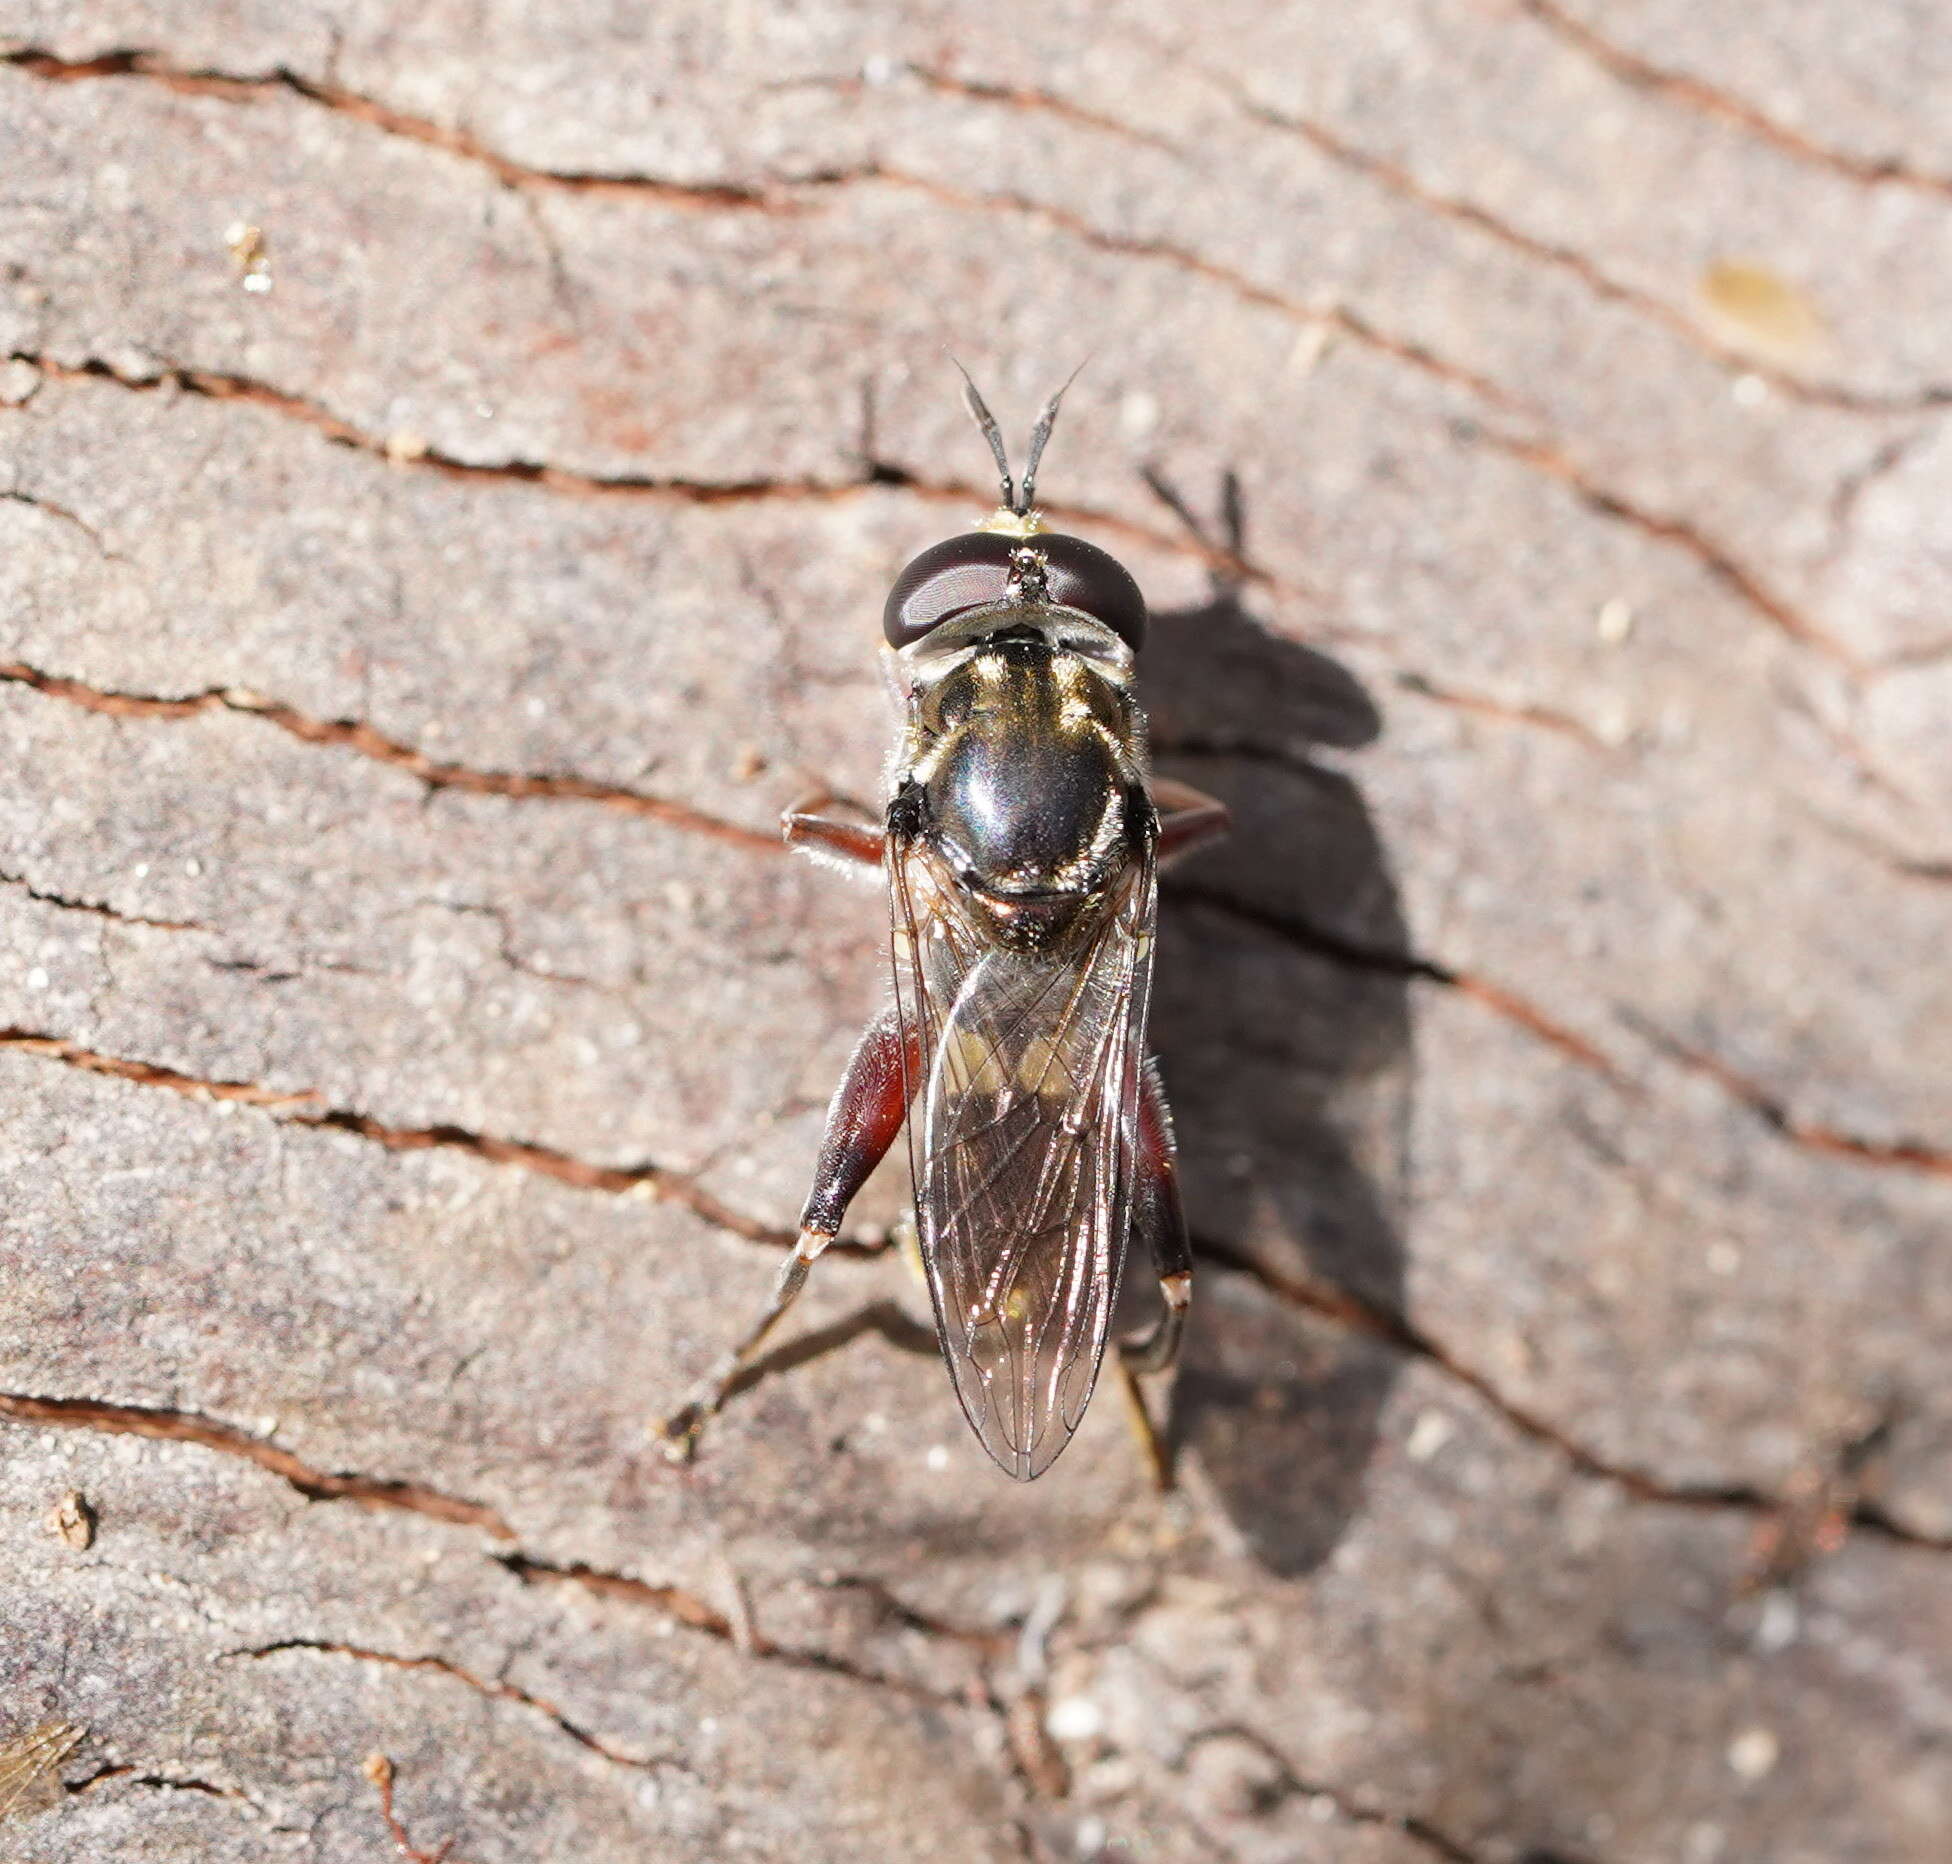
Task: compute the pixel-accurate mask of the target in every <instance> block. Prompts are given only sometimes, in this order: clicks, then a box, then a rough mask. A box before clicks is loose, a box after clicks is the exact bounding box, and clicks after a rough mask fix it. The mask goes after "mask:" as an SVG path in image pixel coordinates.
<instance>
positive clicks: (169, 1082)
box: [0, 1028, 870, 1252]
mask: <svg viewBox="0 0 1952 1864" xmlns="http://www.w3.org/2000/svg"><path fill="white" fill-rule="evenodd" d="M7 1051H12V1052H14V1053H16V1054H22V1055H35V1056H39V1057H41V1058H42V1059H44V1060H47V1061H53V1062H59V1063H60V1064H62V1065H63V1066H65V1067H69V1068H79V1069H81V1070H82V1071H83V1072H85V1073H88V1074H100V1075H107V1076H109V1077H111V1078H112V1079H115V1080H119V1081H129V1082H133V1083H135V1084H136V1085H137V1086H140V1087H160V1088H166V1089H168V1090H169V1091H170V1092H172V1093H177V1094H184V1095H187V1096H189V1097H190V1098H192V1099H197V1100H228V1101H236V1102H239V1103H241V1104H243V1105H245V1106H252V1107H260V1108H263V1109H265V1110H266V1111H267V1112H270V1113H272V1114H273V1115H274V1117H276V1118H277V1119H278V1120H279V1121H280V1122H281V1123H283V1124H285V1125H290V1126H305V1127H316V1128H320V1129H323V1130H326V1131H331V1132H341V1133H351V1134H353V1135H354V1136H355V1137H357V1138H360V1139H366V1140H370V1141H371V1142H372V1143H373V1144H375V1145H378V1146H383V1147H385V1148H386V1149H387V1150H388V1151H390V1152H425V1151H452V1152H467V1153H472V1154H473V1155H474V1156H475V1157H477V1158H480V1159H485V1160H487V1161H488V1162H489V1163H490V1164H494V1165H513V1166H516V1167H518V1168H519V1169H521V1170H523V1171H528V1172H533V1173H535V1174H536V1175H537V1176H538V1177H542V1178H550V1179H553V1180H555V1182H556V1183H558V1184H567V1185H574V1186H575V1187H576V1188H577V1189H579V1190H584V1191H601V1192H604V1193H606V1194H608V1195H609V1196H612V1197H643V1198H650V1199H652V1200H654V1201H656V1202H659V1203H670V1204H676V1205H678V1206H679V1207H680V1208H682V1209H685V1210H688V1211H690V1212H691V1213H692V1215H693V1216H695V1217H697V1218H698V1219H700V1221H702V1222H704V1223H707V1224H710V1225H711V1226H712V1227H713V1228H714V1229H719V1230H724V1231H726V1232H728V1233H729V1234H731V1235H733V1236H739V1237H743V1238H744V1239H745V1240H746V1241H747V1242H750V1243H764V1244H766V1245H768V1246H769V1247H772V1248H777V1249H789V1248H791V1247H792V1245H793V1240H794V1232H793V1231H791V1230H788V1229H784V1228H780V1227H777V1226H775V1225H772V1224H767V1223H762V1222H760V1221H759V1219H758V1218H756V1217H750V1216H747V1215H746V1214H745V1213H744V1212H742V1211H737V1210H734V1209H733V1208H732V1207H731V1206H730V1205H728V1204H725V1203H722V1202H721V1201H720V1200H719V1199H718V1198H716V1197H714V1196H713V1195H712V1194H711V1193H710V1192H709V1191H707V1190H705V1189H703V1188H702V1187H701V1186H700V1185H699V1184H698V1183H697V1182H696V1180H694V1179H693V1178H692V1177H690V1176H689V1175H688V1174H687V1173H684V1172H681V1171H674V1170H672V1169H671V1168H670V1167H668V1166H664V1165H655V1164H650V1163H648V1162H646V1163H640V1164H636V1165H599V1164H597V1163H595V1162H594V1161H592V1160H590V1159H584V1158H579V1157H577V1156H576V1155H575V1154H573V1153H569V1152H564V1151H561V1150H559V1149H558V1148H557V1147H555V1146H545V1145H539V1144H537V1143H535V1142H534V1141H532V1140H526V1139H504V1138H501V1137H499V1136H497V1135H495V1134H492V1133H478V1132H473V1131H471V1130H470V1129H468V1128H467V1127H464V1126H456V1125H452V1124H448V1123H442V1124H439V1125H435V1126H392V1125H388V1124H387V1123H386V1122H384V1121H382V1120H376V1119H374V1118H373V1117H372V1116H371V1115H370V1114H365V1113H359V1112H356V1111H354V1110H352V1109H351V1108H346V1107H327V1106H321V1105H319V1104H318V1103H319V1099H320V1096H319V1095H318V1094H316V1093H314V1092H312V1091H311V1090H309V1089H306V1090H301V1091H298V1092H295V1093H292V1092H281V1091H279V1090H278V1089H275V1088H268V1087H264V1086H261V1085H259V1084H258V1083H256V1082H252V1081H225V1080H217V1079H212V1078H210V1077H207V1076H202V1075H193V1074H184V1073H182V1072H181V1071H180V1070H178V1069H175V1068H165V1067H160V1066H158V1065H157V1064H156V1063H154V1062H145V1061H132V1060H130V1059H128V1058H127V1057H125V1056H119V1055H108V1054H104V1053H102V1052H101V1051H100V1050H98V1049H90V1048H86V1047H84V1046H83V1045H82V1044H80V1043H78V1042H70V1041H68V1040H66V1039H65V1038H63V1037H59V1036H50V1035H47V1034H44V1033H42V1032H40V1031H37V1030H31V1029H20V1028H0V1053H4V1052H7ZM833 1246H834V1247H835V1248H840V1249H850V1250H853V1251H856V1252H859V1251H863V1250H869V1249H870V1245H868V1244H865V1243H837V1244H835V1245H833Z"/></svg>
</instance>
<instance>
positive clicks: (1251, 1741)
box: [1181, 1722, 1565, 1864]
mask: <svg viewBox="0 0 1952 1864" xmlns="http://www.w3.org/2000/svg"><path fill="white" fill-rule="evenodd" d="M1211 1741H1239V1742H1241V1743H1243V1744H1244V1745H1245V1746H1247V1747H1250V1748H1252V1749H1253V1750H1254V1752H1255V1753H1257V1754H1259V1755H1260V1756H1261V1757H1262V1759H1264V1760H1266V1761H1268V1762H1269V1763H1270V1764H1271V1765H1272V1766H1273V1767H1274V1769H1275V1774H1276V1778H1275V1782H1274V1783H1275V1784H1276V1785H1277V1786H1278V1787H1279V1789H1280V1797H1282V1798H1283V1799H1308V1800H1319V1801H1325V1802H1326V1803H1327V1805H1328V1806H1330V1807H1331V1808H1332V1809H1333V1810H1334V1813H1335V1815H1336V1817H1338V1818H1340V1819H1344V1820H1346V1821H1347V1822H1348V1823H1349V1824H1351V1825H1374V1826H1380V1827H1382V1828H1383V1829H1384V1830H1385V1831H1392V1832H1401V1833H1402V1834H1403V1836H1404V1837H1405V1838H1408V1839H1410V1840H1411V1841H1412V1842H1413V1843H1415V1844H1417V1845H1419V1846H1420V1847H1421V1848H1422V1849H1423V1850H1425V1851H1427V1852H1429V1853H1430V1854H1431V1855H1432V1856H1433V1857H1437V1858H1441V1859H1443V1860H1444V1864H1485V1861H1484V1859H1483V1858H1482V1857H1481V1855H1480V1854H1479V1853H1477V1852H1475V1851H1471V1850H1468V1849H1467V1848H1466V1847H1465V1846H1464V1845H1462V1844H1460V1843H1459V1842H1458V1841H1457V1840H1456V1839H1455V1838H1452V1837H1451V1836H1450V1835H1449V1834H1448V1833H1447V1832H1444V1831H1442V1830H1441V1829H1440V1828H1438V1827H1437V1826H1435V1825H1433V1824H1431V1822H1430V1821H1429V1820H1428V1819H1425V1818H1422V1817H1420V1816H1419V1815H1418V1814H1416V1813H1414V1812H1386V1811H1384V1810H1383V1809H1382V1808H1381V1807H1379V1806H1372V1805H1370V1804H1369V1803H1368V1802H1367V1801H1366V1800H1362V1799H1358V1798H1356V1797H1355V1796H1354V1795H1352V1794H1351V1793H1349V1792H1348V1791H1347V1790H1346V1789H1344V1788H1341V1787H1335V1786H1329V1785H1327V1784H1325V1783H1324V1782H1322V1781H1319V1780H1307V1779H1304V1778H1303V1777H1302V1776H1301V1775H1300V1774H1298V1773H1297V1772H1296V1771H1295V1769H1294V1768H1293V1767H1292V1766H1290V1765H1289V1763H1288V1760H1287V1757H1286V1756H1285V1755H1283V1754H1282V1753H1281V1751H1280V1750H1279V1749H1278V1748H1276V1747H1275V1746H1274V1744H1273V1743H1272V1742H1271V1741H1269V1740H1268V1738H1267V1737H1266V1736H1265V1735H1263V1734H1261V1733H1260V1732H1259V1731H1258V1730H1257V1729H1253V1728H1249V1727H1247V1726H1245V1725H1244V1724H1242V1723H1239V1722H1228V1723H1223V1724H1220V1725H1218V1726H1214V1727H1208V1728H1202V1729H1201V1730H1200V1731H1199V1733H1198V1734H1196V1735H1193V1736H1192V1737H1191V1738H1190V1739H1189V1740H1188V1741H1187V1743H1186V1746H1185V1748H1184V1749H1183V1750H1182V1753H1181V1765H1182V1767H1183V1766H1184V1762H1185V1759H1186V1757H1187V1756H1188V1755H1190V1754H1191V1753H1192V1752H1193V1751H1194V1750H1195V1749H1196V1748H1199V1747H1202V1746H1204V1745H1205V1744H1206V1743H1208V1742H1211ZM1562 1864H1565V1861H1562Z"/></svg>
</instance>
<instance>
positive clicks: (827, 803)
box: [779, 789, 883, 867]
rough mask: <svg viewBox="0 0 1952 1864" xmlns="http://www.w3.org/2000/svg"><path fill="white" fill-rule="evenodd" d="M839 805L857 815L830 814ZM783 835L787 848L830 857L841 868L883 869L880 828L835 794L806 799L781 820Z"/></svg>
mask: <svg viewBox="0 0 1952 1864" xmlns="http://www.w3.org/2000/svg"><path fill="white" fill-rule="evenodd" d="M836 803H839V804H841V805H843V806H844V807H845V808H847V809H849V810H850V811H853V812H854V813H853V814H852V815H850V816H847V817H842V816H836V815H830V814H828V811H829V810H830V809H831V808H832V807H833V806H834V804H836ZM779 827H780V833H781V834H782V835H784V836H785V837H786V841H787V845H788V846H789V847H793V848H799V849H801V850H802V851H803V852H805V853H807V854H810V855H813V856H814V857H815V858H816V859H818V858H819V857H821V856H828V857H830V858H831V859H832V860H833V862H834V864H835V865H836V866H837V867H840V866H851V867H879V866H880V865H881V849H882V841H883V836H882V832H881V827H880V824H879V823H877V822H875V821H874V820H873V818H872V817H871V816H870V815H869V813H868V811H867V810H866V809H864V808H862V807H861V805H860V804H858V803H856V802H854V801H853V800H852V799H851V798H850V797H846V796H840V795H837V794H835V792H834V791H832V790H826V789H821V790H815V791H813V792H812V794H811V795H807V796H802V797H801V798H800V800H799V801H798V802H796V803H794V804H793V806H792V807H791V808H789V809H788V810H787V811H786V812H785V813H784V814H783V815H782V816H781V817H780V819H779Z"/></svg>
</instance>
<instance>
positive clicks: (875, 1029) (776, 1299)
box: [657, 1005, 917, 1462]
mask: <svg viewBox="0 0 1952 1864" xmlns="http://www.w3.org/2000/svg"><path fill="white" fill-rule="evenodd" d="M916 1059H917V1044H916V1040H915V1038H914V1037H913V1036H912V1035H909V1034H906V1033H904V1031H903V1029H902V1026H901V1019H900V1017H899V1016H898V1014H897V1013H896V1011H895V1009H894V1006H893V1005H890V1006H889V1007H888V1008H887V1009H885V1010H883V1011H882V1012H881V1014H880V1015H879V1016H877V1017H876V1018H875V1019H874V1021H873V1022H871V1023H870V1024H869V1025H868V1027H867V1031H866V1033H865V1034H864V1035H863V1036H862V1037H861V1040H860V1041H859V1043H857V1044H856V1045H855V1049H854V1053H853V1055H852V1057H851V1058H850V1059H849V1061H848V1064H847V1072H846V1073H845V1074H844V1075H843V1076H842V1077H841V1083H840V1086H839V1088H837V1089H836V1090H835V1093H834V1099H833V1104H832V1105H831V1106H830V1107H829V1108H828V1109H827V1130H826V1133H825V1135H824V1136H823V1138H822V1139H821V1142H820V1157H819V1160H818V1162H817V1163H816V1165H815V1167H814V1174H813V1190H812V1192H811V1193H810V1194H809V1195H808V1197H807V1201H806V1207H805V1209H804V1210H802V1211H801V1213H800V1234H799V1237H798V1239H797V1240H796V1241H795V1243H794V1245H793V1249H792V1252H791V1254H789V1255H788V1256H787V1258H786V1260H785V1262H784V1263H782V1264H781V1265H780V1272H779V1279H778V1280H777V1281H776V1282H775V1283H774V1284H773V1296H772V1299H771V1301H769V1302H768V1303H767V1306H766V1310H765V1312H764V1313H762V1314H761V1315H760V1316H759V1318H758V1320H757V1321H756V1322H755V1323H754V1324H753V1325H752V1326H751V1327H749V1328H747V1329H746V1331H745V1332H744V1333H743V1334H742V1335H741V1336H740V1337H739V1339H738V1341H737V1342H736V1343H735V1344H734V1345H733V1346H732V1347H731V1348H730V1349H729V1350H728V1351H727V1352H726V1353H725V1354H724V1355H723V1356H722V1357H721V1358H720V1359H719V1361H718V1363H717V1364H716V1365H715V1366H714V1367H713V1368H712V1370H711V1371H710V1373H708V1374H707V1375H706V1377H705V1378H704V1379H703V1380H702V1381H700V1383H699V1386H698V1389H697V1390H696V1391H695V1392H693V1394H692V1395H691V1397H690V1398H689V1399H687V1400H686V1401H685V1403H684V1404H682V1405H681V1406H679V1408H678V1409H677V1410H676V1411H674V1412H673V1413H672V1414H671V1416H670V1417H668V1418H666V1419H665V1420H664V1422H663V1423H662V1424H660V1425H659V1426H658V1427H657V1431H658V1435H659V1437H660V1438H661V1439H662V1440H663V1443H664V1446H665V1449H666V1451H667V1452H668V1453H669V1454H670V1455H671V1456H672V1457H674V1458H675V1459H676V1460H677V1461H680V1462H688V1461H689V1460H690V1459H691V1456H692V1454H693V1452H694V1451H695V1450H696V1448H697V1446H698V1437H699V1433H700V1432H701V1431H702V1430H703V1429H704V1428H705V1423H706V1420H707V1419H708V1418H711V1417H713V1416H715V1415H716V1414H717V1412H718V1411H719V1410H720V1409H721V1408H722V1407H723V1405H724V1403H725V1401H726V1399H727V1398H728V1397H729V1396H730V1395H731V1392H732V1389H733V1387H734V1386H735V1385H737V1384H738V1382H739V1378H740V1375H741V1374H742V1373H743V1372H744V1371H745V1369H746V1367H747V1366H748V1365H749V1364H750V1363H751V1360H752V1356H753V1355H754V1354H755V1353H756V1352H757V1351H758V1350H759V1348H760V1347H761V1346H762V1345H763V1344H764V1343H765V1340H766V1336H767V1335H768V1334H769V1333H771V1332H772V1330H773V1328H774V1327H775V1326H776V1325H777V1324H778V1322H779V1319H780V1316H781V1315H783V1314H784V1313H785V1312H786V1310H787V1309H788V1308H789V1307H791V1306H792V1305H793V1302H794V1299H795V1298H796V1297H797V1296H798V1294H799V1292H800V1290H801V1289H802V1288H803V1287H805V1286H806V1279H807V1271H808V1270H809V1269H811V1268H812V1266H813V1264H814V1260H815V1258H817V1257H818V1256H819V1254H820V1253H821V1251H822V1250H824V1249H825V1248H826V1247H827V1245H828V1244H829V1243H831V1242H832V1241H833V1240H834V1238H835V1237H836V1236H838V1235H839V1234H840V1226H841V1222H842V1219H843V1218H845V1217H846V1215H847V1207H848V1205H850V1204H851V1203H853V1201H854V1199H855V1197H856V1196H857V1195H858V1193H859V1192H860V1189H861V1187H862V1185H864V1184H866V1183H867V1181H868V1175H869V1173H871V1172H872V1171H873V1170H874V1168H875V1167H876V1166H877V1165H879V1164H880V1163H881V1161H882V1159H883V1157H884V1156H885V1155H886V1153H887V1150H888V1148H889V1147H890V1146H891V1145H893V1144H894V1140H895V1135H896V1134H897V1133H898V1132H900V1131H901V1123H902V1119H903V1116H904V1115H905V1114H906V1113H907V1111H908V1082H909V1079H910V1077H911V1075H912V1074H913V1073H914V1072H915V1069H916Z"/></svg>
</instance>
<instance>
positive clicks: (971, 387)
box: [949, 356, 1091, 518]
mask: <svg viewBox="0 0 1952 1864" xmlns="http://www.w3.org/2000/svg"><path fill="white" fill-rule="evenodd" d="M949 360H950V361H951V362H953V363H955V364H956V368H957V370H958V372H959V373H960V374H961V376H962V405H963V406H964V407H965V408H967V409H968V410H969V418H970V419H971V420H972V421H974V422H975V423H976V428H977V431H978V432H979V433H980V434H981V435H982V436H983V438H984V439H985V440H987V441H988V442H989V443H990V452H991V453H992V454H993V455H994V456H995V459H996V470H997V473H998V475H999V476H1000V478H1001V480H1002V484H1003V507H1004V509H1005V510H1006V511H1008V512H1010V513H1011V514H1012V516H1014V517H1018V518H1022V517H1027V516H1028V515H1029V513H1030V508H1031V506H1032V504H1033V503H1034V502H1035V499H1036V493H1037V466H1038V462H1039V461H1041V460H1042V459H1043V457H1044V448H1045V446H1046V445H1047V444H1048V442H1049V440H1050V437H1051V429H1052V428H1053V427H1054V426H1056V425H1057V410H1058V407H1059V405H1060V404H1061V403H1062V401H1063V400H1064V396H1065V393H1066V391H1067V390H1068V389H1069V388H1070V386H1071V384H1072V383H1073V382H1075V381H1076V380H1077V379H1078V372H1079V370H1081V369H1083V367H1084V363H1082V362H1081V363H1079V364H1078V367H1077V368H1076V369H1073V370H1072V371H1071V373H1070V374H1069V375H1068V376H1066V377H1065V378H1064V386H1063V387H1062V388H1060V389H1059V390H1058V391H1057V393H1056V394H1055V395H1053V396H1052V397H1051V398H1050V400H1048V401H1047V402H1045V403H1044V405H1043V407H1042V408H1041V409H1040V410H1039V411H1038V415H1037V425H1036V426H1035V427H1033V428H1032V429H1031V430H1030V453H1029V456H1028V457H1027V458H1026V459H1025V461H1024V468H1023V489H1022V491H1021V492H1019V491H1018V490H1017V487H1016V482H1015V481H1014V480H1013V479H1012V478H1011V477H1010V455H1009V453H1008V451H1007V450H1006V449H1005V447H1004V445H1003V430H1002V429H1001V428H1000V427H998V426H997V424H996V416H995V415H993V414H992V413H991V412H990V410H989V403H988V402H986V401H985V400H984V399H983V397H982V394H981V393H980V391H979V390H978V389H977V387H976V384H975V382H974V381H973V380H972V379H971V377H970V373H969V371H968V370H967V369H965V368H963V366H962V364H961V363H960V362H957V361H956V358H955V357H953V356H951V357H950V358H949ZM1090 360H1091V359H1090V358H1089V357H1086V358H1085V361H1086V362H1089V361H1090Z"/></svg>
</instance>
